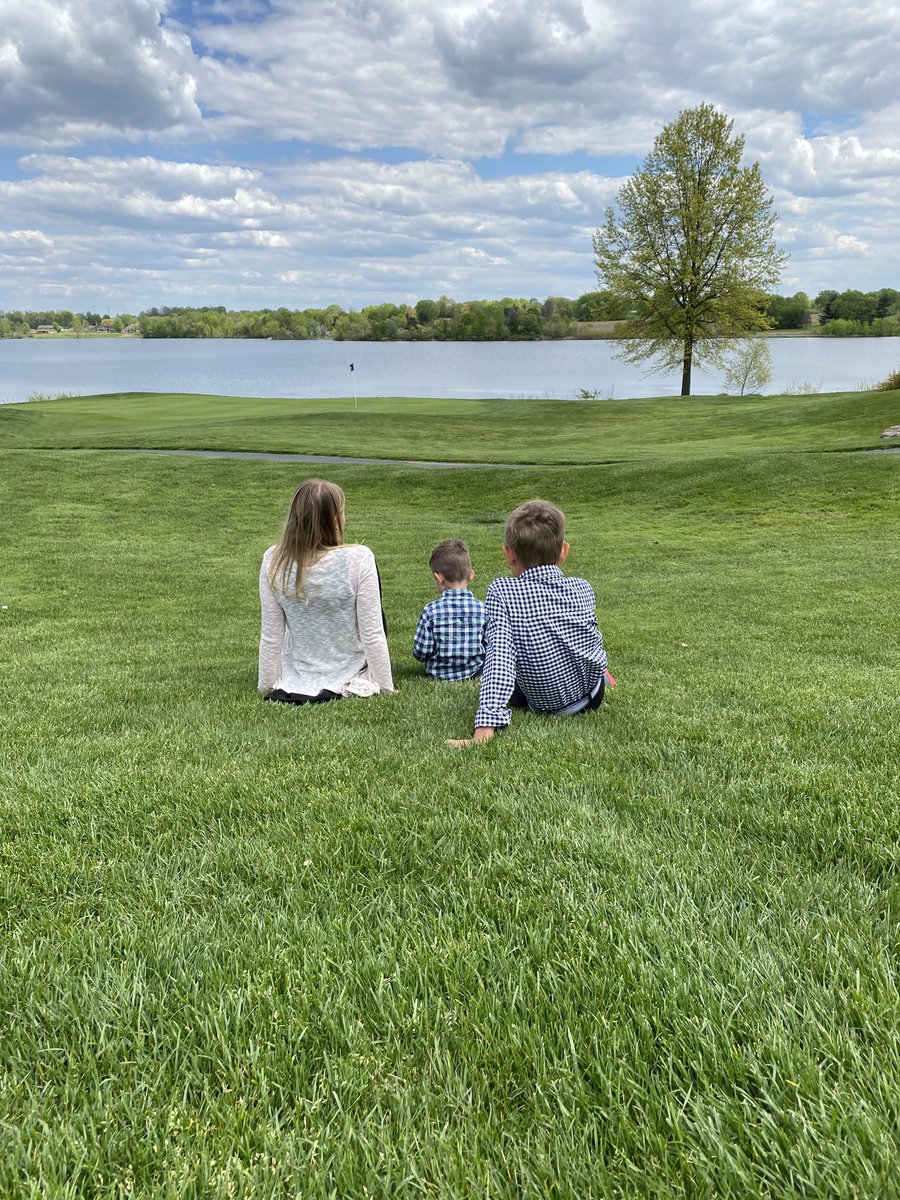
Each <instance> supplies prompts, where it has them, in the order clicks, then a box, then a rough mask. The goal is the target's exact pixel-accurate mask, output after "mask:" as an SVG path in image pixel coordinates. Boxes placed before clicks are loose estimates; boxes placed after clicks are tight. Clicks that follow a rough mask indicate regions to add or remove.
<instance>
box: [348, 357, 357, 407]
mask: <svg viewBox="0 0 900 1200" xmlns="http://www.w3.org/2000/svg"><path fill="white" fill-rule="evenodd" d="M350 374H351V375H352V376H353V407H354V408H355V409H356V410H357V412H358V411H359V405H358V404H357V402H356V364H355V363H351V364H350Z"/></svg>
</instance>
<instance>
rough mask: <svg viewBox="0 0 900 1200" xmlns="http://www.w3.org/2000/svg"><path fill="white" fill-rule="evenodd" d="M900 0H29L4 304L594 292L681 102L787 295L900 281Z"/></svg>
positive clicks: (0, 170)
mask: <svg viewBox="0 0 900 1200" xmlns="http://www.w3.org/2000/svg"><path fill="white" fill-rule="evenodd" d="M898 53H900V4H898V3H888V4H882V5H881V6H875V5H871V4H868V3H866V4H855V3H837V4H831V5H822V4H821V2H820V0H816V3H811V2H809V0H794V3H792V4H790V5H785V4H784V3H783V0H744V3H742V4H740V5H736V4H734V3H733V0H730V2H727V3H726V2H724V0H681V2H680V3H678V4H673V3H671V0H665V2H663V0H629V3H628V4H627V5H622V4H621V3H617V4H611V3H607V2H606V0H493V2H489V3H453V2H452V0H451V2H449V3H448V2H447V0H442V2H441V3H437V0H188V2H182V3H164V2H162V3H161V2H160V0H117V3H116V4H115V5H110V6H107V7H106V8H104V7H103V6H98V5H97V4H96V3H88V2H87V0H29V3H27V4H23V3H22V2H21V0H0V309H12V308H18V307H28V308H44V307H46V308H57V307H67V308H73V309H76V310H83V309H92V310H95V311H96V310H97V309H98V307H100V306H101V305H100V300H99V298H100V297H102V298H103V307H104V308H108V309H111V310H113V311H116V312H138V311H140V310H141V309H144V308H149V307H152V306H154V305H162V304H207V303H209V304H225V305H227V306H228V307H232V308H260V307H277V306H280V305H286V306H288V307H291V308H305V307H310V306H323V305H326V304H329V303H337V304H341V305H343V306H344V307H361V306H362V305H365V304H368V303H379V302H382V301H385V300H391V301H395V302H397V303H400V302H412V301H415V300H417V299H419V298H421V297H425V296H434V297H437V296H439V295H441V294H447V295H450V296H453V297H454V298H456V299H467V298H475V297H503V296H507V295H515V296H537V297H539V298H543V297H545V296H547V295H567V296H577V295H579V294H580V293H582V292H584V291H588V290H591V289H592V288H593V287H594V286H595V278H594V273H593V265H592V261H591V242H590V237H591V232H592V230H593V229H594V228H596V226H597V225H598V224H600V223H601V221H602V219H603V213H604V209H605V208H606V206H607V205H608V204H611V203H613V202H614V201H615V196H616V193H617V191H618V189H619V188H620V187H621V185H622V183H623V182H624V181H625V179H626V178H627V177H628V175H629V173H630V172H631V171H632V170H633V169H634V167H635V165H636V164H637V163H639V162H640V161H641V159H642V158H643V157H644V155H645V154H647V152H648V151H649V150H650V147H651V145H652V143H653V138H654V137H655V135H656V134H657V133H658V132H659V130H660V129H661V128H662V126H663V125H664V124H665V123H666V122H667V121H669V120H671V119H672V118H673V117H675V116H676V115H677V113H678V112H679V111H680V110H681V109H683V108H687V107H692V106H694V105H696V104H698V103H700V102H701V101H710V102H712V103H714V104H716V105H717V106H719V107H720V108H721V109H722V110H723V111H725V112H726V113H727V114H728V115H729V116H730V117H731V118H733V120H734V127H735V132H739V133H742V134H743V135H744V136H745V137H746V156H747V159H748V161H752V160H758V161H759V162H760V164H761V167H762V171H763V177H764V178H765V180H766V182H767V184H768V186H769V188H770V190H771V192H772V195H773V197H774V206H775V209H776V211H777V212H778V214H779V224H778V229H777V238H778V241H779V244H780V245H781V246H782V248H784V249H786V250H787V251H788V252H789V253H790V256H791V257H790V260H789V262H788V265H787V267H786V269H785V271H784V274H783V278H782V284H781V288H780V290H781V291H782V292H786V293H792V292H794V291H797V290H801V289H802V290H804V291H807V292H809V293H810V294H811V295H815V294H816V292H818V291H819V290H821V289H822V288H824V287H837V288H841V289H843V288H846V287H858V288H861V289H863V290H866V291H868V290H872V289H875V288H878V287H883V286H891V287H900V211H898V210H900V205H898V202H897V199H896V197H897V195H900V187H898V184H900V101H898V99H897V95H898V93H897V89H896V62H897V60H898Z"/></svg>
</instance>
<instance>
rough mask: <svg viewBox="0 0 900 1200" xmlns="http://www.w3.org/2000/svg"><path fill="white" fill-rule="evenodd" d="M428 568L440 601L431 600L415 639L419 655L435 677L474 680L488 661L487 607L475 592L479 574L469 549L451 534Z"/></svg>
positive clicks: (436, 549) (422, 616) (414, 642)
mask: <svg viewBox="0 0 900 1200" xmlns="http://www.w3.org/2000/svg"><path fill="white" fill-rule="evenodd" d="M428 566H429V567H430V568H431V573H432V575H433V576H434V582H435V586H436V587H437V590H438V591H439V592H440V593H441V596H440V599H439V600H432V601H431V603H430V604H426V605H425V608H424V609H423V610H422V615H421V617H419V624H418V626H417V627H416V635H415V638H414V639H413V656H414V657H415V658H417V659H419V661H420V662H423V663H424V664H425V673H426V675H430V676H431V678H432V679H445V680H453V679H471V678H472V677H473V676H474V675H480V674H481V667H482V664H483V663H484V650H485V644H484V605H483V604H482V603H481V601H480V600H477V599H476V598H475V597H474V596H473V595H472V593H471V592H470V591H469V584H470V583H471V582H472V580H473V579H474V578H475V572H474V571H473V570H472V560H471V559H470V558H469V547H468V546H467V545H466V543H465V542H460V541H459V540H458V539H456V538H449V539H448V540H447V541H445V542H439V543H438V545H437V546H435V548H434V550H433V551H432V553H431V558H430V559H429V560H428Z"/></svg>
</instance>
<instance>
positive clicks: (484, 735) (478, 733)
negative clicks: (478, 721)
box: [447, 725, 494, 750]
mask: <svg viewBox="0 0 900 1200" xmlns="http://www.w3.org/2000/svg"><path fill="white" fill-rule="evenodd" d="M493 736H494V730H493V729H492V728H491V726H490V725H483V726H481V727H480V728H479V729H476V730H475V733H474V735H473V736H472V737H470V738H448V739H447V745H448V746H452V747H453V749H454V750H460V749H462V747H463V746H475V745H477V744H478V743H479V742H489V741H490V740H491V738H492V737H493Z"/></svg>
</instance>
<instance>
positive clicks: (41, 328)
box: [32, 325, 56, 333]
mask: <svg viewBox="0 0 900 1200" xmlns="http://www.w3.org/2000/svg"><path fill="white" fill-rule="evenodd" d="M32 332H33V333H56V330H55V329H54V328H53V326H52V325H36V326H35V327H34V329H33V330H32Z"/></svg>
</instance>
